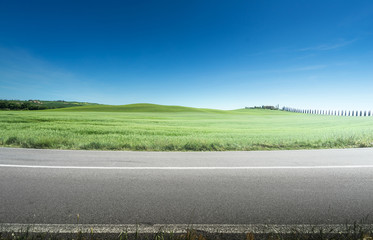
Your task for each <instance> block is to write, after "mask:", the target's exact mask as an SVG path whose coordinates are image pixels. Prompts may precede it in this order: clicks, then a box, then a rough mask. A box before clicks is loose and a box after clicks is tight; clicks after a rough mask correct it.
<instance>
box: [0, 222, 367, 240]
mask: <svg viewBox="0 0 373 240" xmlns="http://www.w3.org/2000/svg"><path fill="white" fill-rule="evenodd" d="M29 229H30V228H26V229H23V230H19V231H16V232H11V231H1V232H0V240H62V239H63V240H65V239H66V240H101V239H110V240H111V239H112V240H167V239H168V240H209V239H211V240H225V239H226V240H228V239H242V240H255V239H257V240H332V239H334V240H372V236H373V226H372V225H369V224H357V223H354V224H351V225H347V224H346V225H345V228H344V229H343V230H341V229H333V228H330V227H322V226H314V227H310V226H308V227H306V228H304V229H302V228H297V229H290V231H286V232H281V231H277V230H275V229H272V228H271V227H270V226H268V227H267V228H263V229H262V232H260V231H259V232H258V231H257V232H250V231H247V232H242V233H227V232H224V233H221V232H206V231H200V230H198V229H193V228H192V227H191V228H188V229H185V231H183V232H182V233H180V232H176V233H175V232H172V231H163V230H162V229H161V228H160V229H159V231H157V232H154V233H148V232H141V231H138V230H137V229H136V231H131V232H128V231H127V230H123V231H121V232H119V233H103V232H100V233H95V232H94V231H93V230H92V229H91V230H89V231H82V230H77V231H76V232H71V233H58V232H32V231H30V230H29ZM305 229H307V230H305Z"/></svg>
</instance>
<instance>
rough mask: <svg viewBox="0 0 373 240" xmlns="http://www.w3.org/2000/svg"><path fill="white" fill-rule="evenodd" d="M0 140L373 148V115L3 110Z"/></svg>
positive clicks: (99, 145)
mask: <svg viewBox="0 0 373 240" xmlns="http://www.w3.org/2000/svg"><path fill="white" fill-rule="evenodd" d="M0 146H8V147H25V148H53V149H98V150H136V151H227V150H228V151H233V150H239V151H241V150H275V149H315V148H349V147H373V117H342V116H322V115H307V114H299V113H290V112H283V111H277V110H262V109H241V110H232V111H223V110H212V109H196V108H187V107H179V106H160V105H151V104H131V105H123V106H108V105H91V106H81V107H71V108H62V109H54V110H41V111H0Z"/></svg>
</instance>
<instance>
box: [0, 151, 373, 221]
mask: <svg viewBox="0 0 373 240" xmlns="http://www.w3.org/2000/svg"><path fill="white" fill-rule="evenodd" d="M9 165H18V166H24V167H17V166H9ZM30 166H33V167H35V166H40V167H50V168H28V167H30ZM64 166H66V167H71V166H75V167H80V168H76V169H71V168H66V169H65V168H63V167H64ZM92 166H93V167H96V168H95V169H89V168H86V167H92ZM53 167H56V168H53ZM57 167H58V168H57ZM128 167H132V169H131V168H128ZM136 167H140V168H139V169H133V168H136ZM141 167H142V168H146V167H158V168H157V169H142V168H141ZM162 167H168V168H162ZM169 167H171V168H169ZM193 167H199V168H200V169H193ZM204 167H207V168H205V169H203V168H204ZM214 167H220V168H219V169H214ZM232 167H238V168H237V169H234V168H232ZM239 167H246V168H243V169H239ZM258 167H259V168H258ZM260 167H264V168H260ZM277 167H283V168H277ZM77 214H79V223H90V224H136V223H144V224H263V223H264V224H341V223H345V222H346V221H347V222H353V221H355V220H356V221H359V220H361V219H363V218H365V217H367V216H368V215H372V214H373V149H370V148H366V149H342V150H306V151H269V152H265V151H259V152H202V153H197V152H189V153H175V152H171V153H164V152H106V151H64V150H36V149H12V148H0V223H30V224H31V223H45V224H54V223H55V224H71V223H77V221H78V219H77ZM367 222H368V223H373V219H372V218H371V217H370V218H369V217H368V220H367Z"/></svg>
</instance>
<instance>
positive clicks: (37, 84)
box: [0, 47, 94, 100]
mask: <svg viewBox="0 0 373 240" xmlns="http://www.w3.org/2000/svg"><path fill="white" fill-rule="evenodd" d="M90 91H92V88H91V87H90V84H89V81H87V80H84V78H82V77H80V76H78V75H76V74H75V73H73V72H71V71H69V70H66V69H63V68H60V67H58V66H56V65H55V64H52V63H50V62H48V61H45V60H43V59H41V58H39V57H35V56H34V55H32V54H30V53H29V52H27V51H25V50H23V49H6V48H1V47H0V94H1V95H4V96H7V97H11V98H13V96H15V97H18V98H22V99H23V98H27V97H37V98H39V97H42V96H45V98H48V99H60V98H63V97H64V96H65V95H68V94H70V95H71V94H73V93H74V94H75V96H83V95H84V94H85V93H86V92H90ZM93 92H94V91H93ZM75 98H76V97H75ZM65 100H67V99H65Z"/></svg>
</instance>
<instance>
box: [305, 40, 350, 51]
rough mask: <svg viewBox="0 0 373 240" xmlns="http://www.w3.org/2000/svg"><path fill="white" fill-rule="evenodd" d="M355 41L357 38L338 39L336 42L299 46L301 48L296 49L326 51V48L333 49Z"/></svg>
mask: <svg viewBox="0 0 373 240" xmlns="http://www.w3.org/2000/svg"><path fill="white" fill-rule="evenodd" d="M356 41H357V39H353V40H350V41H345V40H342V41H339V42H337V43H332V44H321V45H317V46H314V47H306V48H301V49H298V51H300V52H304V51H328V50H333V49H338V48H341V47H345V46H347V45H350V44H352V43H354V42H356Z"/></svg>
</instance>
